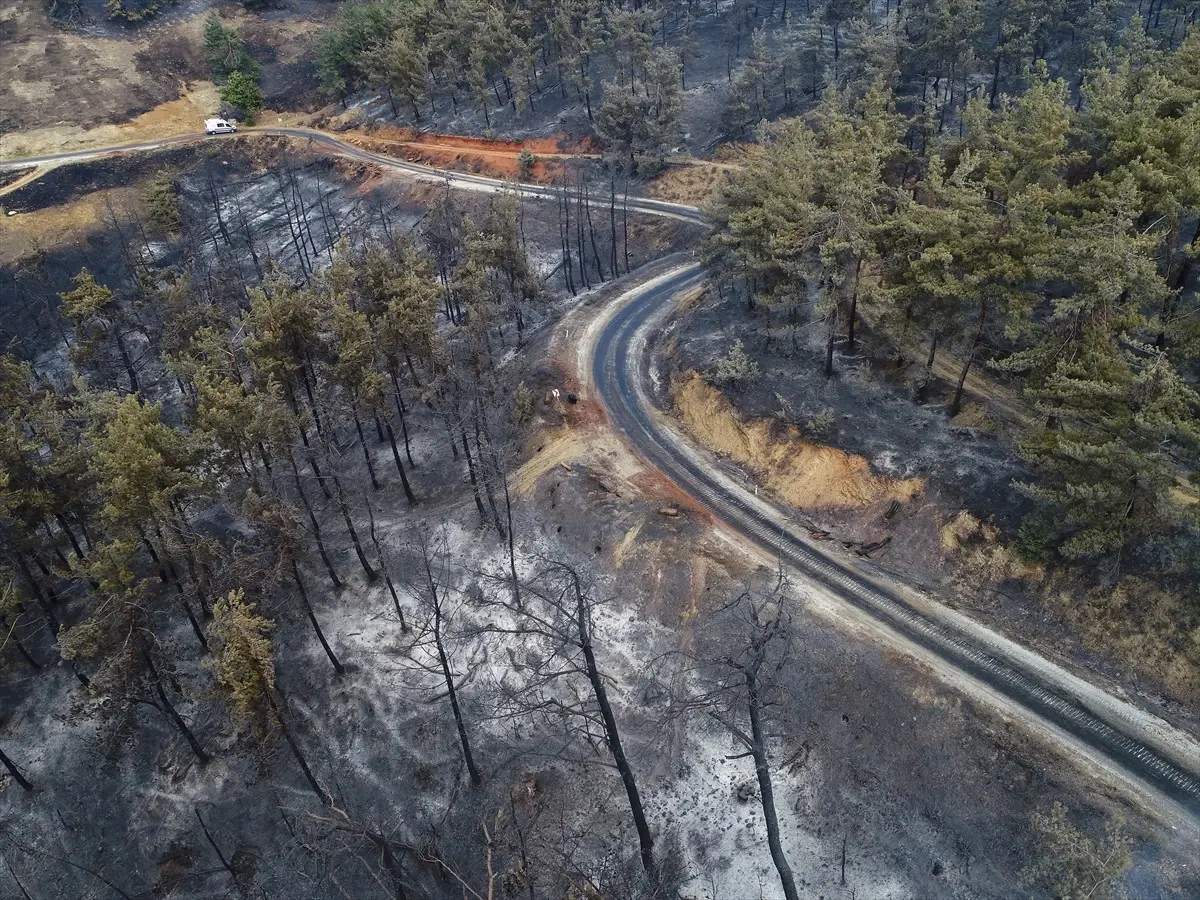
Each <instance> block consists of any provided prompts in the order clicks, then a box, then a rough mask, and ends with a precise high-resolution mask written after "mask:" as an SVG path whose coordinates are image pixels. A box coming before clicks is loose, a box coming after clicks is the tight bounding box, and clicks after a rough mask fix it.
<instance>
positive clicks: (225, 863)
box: [192, 806, 237, 878]
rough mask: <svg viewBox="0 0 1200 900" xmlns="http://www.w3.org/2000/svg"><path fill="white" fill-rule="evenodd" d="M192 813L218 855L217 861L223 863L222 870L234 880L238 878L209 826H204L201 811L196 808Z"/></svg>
mask: <svg viewBox="0 0 1200 900" xmlns="http://www.w3.org/2000/svg"><path fill="white" fill-rule="evenodd" d="M192 812H194V813H195V814H196V821H197V822H199V823H200V830H201V831H203V832H204V839H205V840H206V841H208V845H209V846H210V847H212V848H213V851H214V852H215V853H216V854H217V859H219V860H220V861H221V866H222V868H224V869H225V871H226V872H228V873H229V874H230V875H232V876H233V877H234V878H237V871H236V870H235V869H234V868H233V866H231V865H230V864H229V860H227V859H226V858H225V854H224V853H222V852H221V848H220V847H218V846H217V842H216V841H215V840H213V836H212V835H211V834H210V833H209V831H208V826H207V825H205V824H204V819H202V818H201V817H200V810H199V809H198V808H196V807H195V806H193V807H192Z"/></svg>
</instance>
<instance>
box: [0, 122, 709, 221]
mask: <svg viewBox="0 0 1200 900" xmlns="http://www.w3.org/2000/svg"><path fill="white" fill-rule="evenodd" d="M240 135H268V136H273V137H283V138H290V139H292V140H298V141H307V142H309V144H310V145H311V146H313V147H315V148H316V149H319V150H323V151H325V152H329V153H333V154H337V155H339V156H345V157H348V158H351V159H358V160H362V161H363V162H370V163H374V164H376V165H379V166H384V167H386V168H389V169H398V170H400V171H403V172H408V173H410V174H412V175H416V176H417V177H420V178H425V179H430V180H436V181H440V182H444V183H447V184H449V185H450V186H451V187H454V188H458V189H462V190H476V191H482V192H485V193H498V192H501V191H510V192H515V193H517V194H519V195H520V196H522V197H529V198H532V199H540V198H547V197H554V196H555V194H556V192H555V189H554V188H552V187H541V186H539V185H531V184H521V183H518V182H512V181H505V180H503V179H500V178H488V177H486V176H483V175H472V174H470V173H468V172H452V171H450V170H447V169H436V168H434V167H432V166H424V165H421V164H420V163H414V162H409V161H408V160H405V159H396V158H394V157H391V156H385V155H383V154H382V153H373V152H371V151H370V150H364V149H363V148H362V147H356V146H355V145H354V144H350V143H347V142H346V141H343V140H342V139H341V138H339V137H337V136H335V135H333V134H330V133H329V132H327V131H319V130H317V129H315V128H300V127H273V126H261V127H260V126H255V127H251V128H243V129H241V130H240V131H238V132H237V134H233V135H214V136H209V135H205V134H181V135H177V136H175V137H169V138H160V139H158V140H151V141H138V142H136V143H131V144H115V145H113V146H111V147H98V148H95V149H92V150H76V151H68V152H65V153H51V154H48V155H46V156H31V157H26V158H24V159H5V160H0V172H2V171H11V170H13V169H32V168H38V167H41V166H53V167H57V166H62V165H71V164H74V163H80V162H87V161H89V160H94V159H102V158H104V157H106V156H117V155H120V154H123V153H152V152H154V151H155V150H162V149H164V148H166V147H174V146H178V145H181V144H190V143H195V142H199V141H220V140H232V139H235V138H237V137H238V136H240ZM623 199H624V198H623ZM592 202H593V203H594V204H595V205H596V206H607V205H608V203H607V201H606V200H601V199H599V198H597V199H595V200H594V201H592ZM627 203H628V206H629V208H630V209H632V210H636V211H637V212H640V213H646V214H649V215H654V216H660V217H663V218H669V219H679V220H681V221H684V222H691V223H693V224H696V225H705V224H707V221H708V220H707V219H706V218H705V216H704V214H703V213H702V212H701V211H700V210H699V209H697V208H696V207H694V206H686V205H684V204H681V203H668V202H666V201H664V200H652V199H649V198H647V197H633V196H630V197H629V198H627Z"/></svg>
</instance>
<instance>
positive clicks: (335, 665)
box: [291, 559, 346, 675]
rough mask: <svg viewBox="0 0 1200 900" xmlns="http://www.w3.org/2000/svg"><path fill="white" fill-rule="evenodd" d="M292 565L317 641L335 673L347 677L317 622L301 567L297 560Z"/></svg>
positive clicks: (293, 576) (293, 560)
mask: <svg viewBox="0 0 1200 900" xmlns="http://www.w3.org/2000/svg"><path fill="white" fill-rule="evenodd" d="M291 564H292V578H293V579H295V582H296V588H297V589H298V590H299V591H300V602H301V603H303V604H304V612H305V613H306V614H307V615H308V621H309V622H310V623H311V624H312V627H313V631H315V632H316V633H317V640H318V641H320V642H321V649H322V650H324V651H325V655H326V656H328V657H329V661H330V662H331V663H332V664H333V671H335V672H337V673H338V674H339V675H345V674H346V669H345V667H344V666H343V665H342V664H341V662H339V661H338V658H337V656H336V655H335V654H334V652H333V648H331V647H330V646H329V641H327V640H325V632H324V631H322V630H321V624H320V623H319V622H318V621H317V614H316V613H315V612H313V608H312V604H311V603H310V602H309V600H308V591H306V590H305V589H304V580H303V579H302V578H301V577H300V567H299V566H297V565H296V560H295V559H292V560H291Z"/></svg>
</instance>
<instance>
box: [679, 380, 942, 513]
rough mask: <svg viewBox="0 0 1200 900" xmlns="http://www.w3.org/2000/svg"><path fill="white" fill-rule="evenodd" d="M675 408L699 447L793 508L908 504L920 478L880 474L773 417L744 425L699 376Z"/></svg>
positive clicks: (683, 385) (683, 387) (683, 389)
mask: <svg viewBox="0 0 1200 900" xmlns="http://www.w3.org/2000/svg"><path fill="white" fill-rule="evenodd" d="M675 407H676V410H677V411H678V413H679V415H680V417H681V418H682V420H683V424H684V426H685V427H686V428H687V430H688V431H689V432H690V433H691V434H692V435H693V436H694V437H695V438H696V439H697V440H699V441H700V442H701V443H703V444H705V445H706V446H708V447H709V448H710V449H712V450H715V451H716V452H717V453H720V454H722V455H723V456H727V457H729V458H730V459H732V460H733V461H734V462H737V463H739V464H741V465H744V466H746V467H747V468H749V469H751V470H753V471H754V472H755V473H756V474H757V475H758V476H759V477H761V478H762V480H763V484H764V486H765V487H766V488H767V489H768V490H769V491H771V492H773V493H774V494H776V495H778V496H779V497H781V498H782V499H784V500H785V501H787V502H788V503H790V504H792V505H793V506H797V507H801V508H804V509H845V508H856V507H862V506H867V505H869V504H871V503H874V502H876V501H878V500H882V499H887V498H891V499H895V500H901V501H905V500H910V499H912V497H913V495H914V494H916V493H918V492H920V491H922V490H923V489H924V487H925V483H924V481H923V480H922V479H920V478H908V479H904V480H896V479H893V478H888V477H886V476H883V475H876V474H875V473H874V472H872V471H871V467H870V465H869V464H868V463H867V461H866V460H865V459H863V458H862V457H861V456H854V455H852V454H849V453H846V452H844V451H842V450H838V449H836V448H834V447H826V446H823V445H821V444H817V443H814V442H812V441H809V440H806V439H805V438H803V437H802V436H801V434H800V432H799V430H798V429H796V428H795V427H794V426H784V425H782V424H781V423H779V422H777V421H776V420H774V419H754V420H751V421H749V422H743V421H741V420H740V419H739V418H738V416H737V414H736V413H735V411H734V409H733V406H732V405H731V404H730V402H729V401H728V400H727V399H726V398H725V397H724V395H722V394H721V393H720V391H718V390H716V389H715V388H713V387H711V386H709V385H708V384H706V383H705V381H704V380H703V379H702V378H701V377H700V376H699V375H696V374H693V375H692V376H691V377H689V378H688V379H686V380H685V381H682V382H679V383H677V384H676V385H675Z"/></svg>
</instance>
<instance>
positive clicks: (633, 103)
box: [317, 0, 682, 155]
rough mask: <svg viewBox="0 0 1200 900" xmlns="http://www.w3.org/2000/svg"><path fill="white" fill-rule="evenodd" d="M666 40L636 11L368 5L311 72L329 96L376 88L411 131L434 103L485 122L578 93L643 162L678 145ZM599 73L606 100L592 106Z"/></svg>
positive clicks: (673, 60) (676, 84) (327, 45)
mask: <svg viewBox="0 0 1200 900" xmlns="http://www.w3.org/2000/svg"><path fill="white" fill-rule="evenodd" d="M660 30H661V31H662V34H661V35H657V32H658V31H660ZM656 35H657V36H656ZM665 35H666V32H665V25H664V24H663V23H662V22H661V21H660V20H659V17H658V15H657V13H656V11H655V10H653V9H652V8H651V7H649V6H642V5H640V4H634V5H632V6H622V5H618V4H601V3H595V4H588V3H547V4H541V3H532V4H526V3H512V4H508V3H491V2H485V0H453V2H449V3H433V2H427V0H371V2H366V3H354V4H350V5H348V6H346V7H345V8H343V10H342V11H341V13H340V15H339V18H338V20H337V22H336V23H335V25H334V27H333V28H332V29H331V30H330V31H329V32H328V33H327V34H326V35H325V36H324V37H323V39H322V42H321V45H320V50H319V55H318V61H317V65H318V70H319V74H320V79H321V85H322V90H323V91H324V92H325V93H326V94H327V95H328V96H329V97H331V98H340V99H342V100H343V101H345V100H346V99H347V97H348V96H349V95H350V94H352V93H354V92H356V91H359V90H363V89H374V90H380V91H382V92H383V93H384V94H385V95H386V96H387V98H388V99H389V101H390V102H391V104H392V110H393V113H394V114H396V115H399V114H400V111H401V109H402V108H403V109H404V110H405V112H406V114H411V118H412V120H413V121H414V122H415V123H416V124H418V125H420V124H421V123H422V122H424V121H428V119H430V118H436V116H437V102H438V101H439V100H441V101H443V102H445V101H448V102H449V103H450V106H451V111H452V114H453V115H455V116H457V115H458V114H459V111H460V107H461V108H468V109H469V108H475V109H477V110H478V111H479V112H480V113H481V114H482V115H483V118H484V122H485V124H486V125H487V126H488V127H491V124H492V115H493V113H492V109H493V108H504V107H506V106H507V107H510V108H511V109H512V111H513V113H518V114H528V113H531V112H536V110H537V107H538V98H539V97H541V96H543V95H544V94H546V93H547V92H551V91H553V93H554V94H557V95H558V96H559V97H561V98H566V97H568V96H570V97H575V98H578V100H579V101H580V102H582V103H583V105H584V107H585V109H586V110H587V115H588V118H589V120H591V121H593V122H595V123H596V125H597V128H598V129H599V130H600V133H601V134H602V136H604V137H606V138H607V139H608V140H609V141H610V142H612V143H613V144H614V145H616V146H617V147H618V149H619V150H620V152H621V155H628V154H631V153H632V154H646V155H652V154H657V153H661V152H662V151H663V150H665V149H667V148H669V147H670V146H671V145H672V142H673V141H677V139H678V136H679V135H678V128H679V117H680V112H681V109H682V102H681V79H680V63H679V57H678V53H677V52H675V51H674V50H671V49H667V48H666V46H665V43H666V41H665ZM656 42H657V43H659V44H660V45H661V46H658V47H656V46H655V44H656ZM601 71H604V72H606V73H607V74H608V76H609V79H608V80H607V81H605V82H604V83H603V86H602V87H603V93H604V96H605V98H606V101H605V105H604V106H602V107H601V106H599V105H598V104H597V105H596V108H595V109H593V106H594V104H593V98H595V97H597V95H598V90H599V89H600V88H601V84H600V82H599V80H598V79H599V74H600V72H601ZM493 102H494V106H493Z"/></svg>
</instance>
